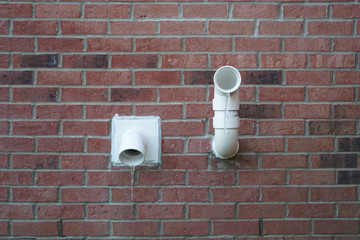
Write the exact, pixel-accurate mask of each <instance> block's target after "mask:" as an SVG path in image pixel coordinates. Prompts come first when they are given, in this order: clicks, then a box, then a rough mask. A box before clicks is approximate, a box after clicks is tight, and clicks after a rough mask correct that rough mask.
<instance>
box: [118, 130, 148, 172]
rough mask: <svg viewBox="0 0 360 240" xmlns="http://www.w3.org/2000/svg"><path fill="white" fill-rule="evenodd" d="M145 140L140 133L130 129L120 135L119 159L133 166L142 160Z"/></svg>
mask: <svg viewBox="0 0 360 240" xmlns="http://www.w3.org/2000/svg"><path fill="white" fill-rule="evenodd" d="M144 156H145V141H144V138H143V137H142V136H141V134H140V133H139V132H138V131H136V130H134V129H130V130H127V131H126V132H124V134H123V135H122V137H121V145H120V154H119V159H120V161H121V162H122V163H124V164H125V165H127V166H130V167H135V166H138V165H140V164H141V163H143V162H144V159H145V157H144Z"/></svg>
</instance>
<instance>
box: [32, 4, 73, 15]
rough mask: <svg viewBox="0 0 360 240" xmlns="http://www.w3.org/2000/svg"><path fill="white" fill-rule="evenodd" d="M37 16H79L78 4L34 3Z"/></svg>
mask: <svg viewBox="0 0 360 240" xmlns="http://www.w3.org/2000/svg"><path fill="white" fill-rule="evenodd" d="M35 17H37V18H79V17H80V5H79V4H54V3H52V4H37V5H35Z"/></svg>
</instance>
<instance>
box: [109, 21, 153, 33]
mask: <svg viewBox="0 0 360 240" xmlns="http://www.w3.org/2000/svg"><path fill="white" fill-rule="evenodd" d="M110 29H111V30H110V32H111V34H113V35H130V34H131V35H139V34H141V35H142V34H155V21H111V22H110Z"/></svg>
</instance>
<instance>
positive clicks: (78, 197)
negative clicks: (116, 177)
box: [61, 187, 108, 202]
mask: <svg viewBox="0 0 360 240" xmlns="http://www.w3.org/2000/svg"><path fill="white" fill-rule="evenodd" d="M61 200H62V202H107V201H108V188H94V187H92V188H84V187H80V188H66V187H65V188H61Z"/></svg>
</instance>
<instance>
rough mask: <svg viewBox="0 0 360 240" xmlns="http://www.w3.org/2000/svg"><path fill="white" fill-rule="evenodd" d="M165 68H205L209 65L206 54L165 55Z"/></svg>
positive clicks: (162, 60)
mask: <svg viewBox="0 0 360 240" xmlns="http://www.w3.org/2000/svg"><path fill="white" fill-rule="evenodd" d="M161 63H162V67H163V68H204V67H206V65H207V56H206V55H205V54H200V53H199V54H163V55H161Z"/></svg>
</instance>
